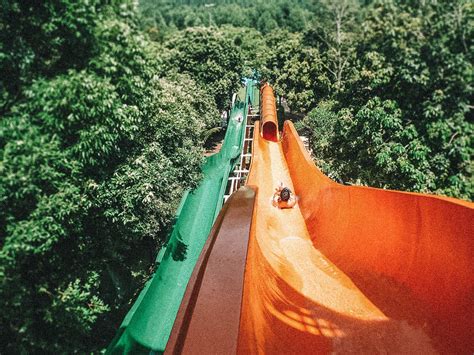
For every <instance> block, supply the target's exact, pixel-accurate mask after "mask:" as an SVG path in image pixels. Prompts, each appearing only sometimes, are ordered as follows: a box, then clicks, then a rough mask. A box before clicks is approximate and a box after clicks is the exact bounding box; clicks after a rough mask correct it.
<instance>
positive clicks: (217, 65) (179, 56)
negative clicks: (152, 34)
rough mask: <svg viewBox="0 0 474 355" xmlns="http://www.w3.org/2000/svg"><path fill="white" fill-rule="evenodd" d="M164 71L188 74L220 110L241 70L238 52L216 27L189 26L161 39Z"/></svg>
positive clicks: (236, 82)
mask: <svg viewBox="0 0 474 355" xmlns="http://www.w3.org/2000/svg"><path fill="white" fill-rule="evenodd" d="M164 45H165V48H167V49H168V50H169V51H168V52H167V55H166V61H165V66H166V68H167V70H171V71H178V72H184V73H188V74H189V75H190V76H191V77H192V78H193V79H195V80H196V81H198V82H199V83H201V85H203V87H205V88H206V89H207V90H208V91H209V92H210V93H211V94H212V95H213V96H214V98H215V101H216V104H217V107H218V108H219V109H221V110H222V109H224V108H225V107H226V106H227V105H228V100H229V97H231V96H232V92H233V91H235V90H236V89H237V88H238V86H239V83H240V78H241V74H242V70H243V66H242V56H241V53H240V51H239V50H238V48H237V47H236V46H234V45H233V43H232V42H231V41H230V39H228V38H226V37H225V35H224V34H223V33H222V32H221V31H219V30H217V29H208V28H191V29H188V30H185V31H183V32H178V33H176V34H175V35H173V36H172V37H171V38H170V39H169V40H168V41H166V42H165V44H164Z"/></svg>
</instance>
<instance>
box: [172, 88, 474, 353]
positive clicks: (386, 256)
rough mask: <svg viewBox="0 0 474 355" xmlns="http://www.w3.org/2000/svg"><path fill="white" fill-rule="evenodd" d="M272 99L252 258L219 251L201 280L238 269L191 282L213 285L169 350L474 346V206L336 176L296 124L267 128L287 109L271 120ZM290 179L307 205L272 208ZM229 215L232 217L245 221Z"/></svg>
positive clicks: (259, 163) (259, 143) (260, 162)
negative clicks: (347, 182) (228, 266)
mask: <svg viewBox="0 0 474 355" xmlns="http://www.w3.org/2000/svg"><path fill="white" fill-rule="evenodd" d="M261 97H262V102H261V107H262V116H263V117H262V123H261V124H258V123H257V124H256V127H255V133H254V147H253V157H252V158H253V159H252V167H251V171H250V175H249V178H248V184H249V185H251V186H255V187H254V188H252V191H257V193H256V197H253V199H255V200H253V199H251V200H249V198H250V197H248V198H247V202H246V203H247V205H246V206H249V203H250V204H251V203H252V202H253V203H254V205H253V209H252V208H250V207H247V209H246V213H247V216H248V217H247V218H246V220H247V221H251V222H247V223H250V226H249V228H248V230H249V234H247V233H246V231H245V230H244V231H242V230H241V231H240V238H239V240H240V242H241V243H243V245H244V246H246V245H247V240H248V253H247V258H246V261H245V258H244V257H243V256H242V253H237V254H236V253H231V252H230V253H229V254H227V255H226V256H223V255H222V254H219V252H215V253H213V252H212V248H211V250H208V254H207V255H208V258H207V259H206V261H205V262H204V263H203V264H202V265H201V267H200V269H199V270H200V272H201V276H202V275H205V274H206V272H207V271H206V267H205V263H207V262H214V263H215V261H213V260H218V262H219V268H220V269H221V270H224V269H225V263H226V262H229V263H233V272H232V274H231V275H228V274H227V277H225V278H224V279H225V281H222V280H221V281H219V280H217V281H214V282H212V285H211V286H209V285H208V286H205V285H204V284H203V283H202V282H201V283H199V282H198V283H197V284H198V285H199V286H198V287H194V288H192V287H191V286H192V285H190V287H188V290H187V293H192V294H193V295H194V299H195V300H196V297H197V298H199V295H200V294H201V293H202V292H203V291H202V288H206V287H211V290H212V292H209V291H208V292H207V294H206V293H203V294H206V297H202V298H201V299H204V300H206V301H205V302H201V303H199V302H194V303H193V305H192V306H191V307H189V304H188V305H187V309H186V312H185V313H182V318H181V320H185V322H184V323H185V324H186V326H184V327H182V324H179V322H177V323H176V324H175V327H174V329H173V333H172V336H171V340H172V341H171V340H170V343H169V344H168V347H167V352H169V353H171V352H174V353H176V352H179V353H191V352H195V351H204V352H206V353H236V352H238V353H271V354H272V353H299V354H303V353H307V354H309V353H311V354H314V353H331V352H339V353H345V352H357V353H472V352H473V351H474V340H473V339H474V334H473V329H474V311H473V301H472V300H473V296H474V276H473V273H472V271H473V269H474V268H473V264H474V241H473V237H474V226H473V221H474V204H472V203H470V202H464V201H459V200H455V199H450V198H444V197H437V196H432V195H422V194H416V193H405V192H397V191H388V190H380V189H373V188H366V187H356V186H343V185H340V184H337V183H334V182H332V181H331V180H330V179H328V178H327V177H326V176H324V175H323V174H322V173H321V172H320V171H319V170H318V169H317V168H316V166H315V165H314V163H313V162H312V160H311V158H310V157H309V155H308V153H307V152H306V151H305V149H304V147H303V145H302V142H301V140H300V139H299V137H298V134H297V133H296V131H295V129H294V127H293V125H292V123H291V122H286V123H285V126H284V130H283V137H282V139H281V141H279V137H278V131H277V130H275V131H274V134H272V129H269V130H265V131H264V129H265V125H267V124H268V122H273V124H274V125H275V127H277V124H276V115H275V116H273V117H271V116H267V115H266V112H270V113H271V112H272V110H269V111H266V110H267V109H271V106H270V104H269V102H273V105H274V97H273V92H271V88H270V87H269V86H267V87H264V88H263V89H262V92H261ZM264 107H265V108H264ZM280 182H283V183H284V184H285V185H286V186H289V187H290V188H291V189H292V190H293V191H294V192H295V193H296V194H297V195H298V196H299V204H298V206H297V207H295V208H293V209H287V210H279V209H276V208H275V207H273V206H271V203H270V200H271V197H272V195H273V192H274V188H275V187H276V186H277V185H278V184H279V183H280ZM241 193H243V192H241ZM248 194H249V193H247V195H248ZM239 199H240V200H241V198H239ZM235 200H236V199H234V200H233V201H235ZM232 203H233V202H232V201H230V204H231V205H232ZM228 208H230V207H228ZM226 210H227V209H224V211H223V212H222V213H223V214H224V215H223V216H221V219H222V220H223V221H224V222H225V221H226V220H227V221H228V222H227V223H231V222H232V221H234V222H235V219H234V218H233V217H231V216H226V215H225V211H226ZM250 214H251V215H250ZM241 218H242V217H241ZM241 223H242V220H241ZM228 233H229V229H228V231H227V232H222V233H221V235H220V236H219V238H221V237H222V236H225V235H227V234H228ZM238 234H239V233H238ZM235 239H236V236H235V235H234V237H233V238H232V240H234V243H235ZM217 240H219V239H217ZM222 240H224V239H222ZM216 243H217V242H216ZM220 253H222V246H221V251H220ZM213 254H216V255H218V256H216V257H213ZM219 255H220V256H219ZM235 255H237V257H236V256H235ZM201 258H202V255H201ZM239 260H240V261H239ZM236 261H237V262H236ZM239 262H240V264H239ZM238 264H239V265H240V267H239V266H236V265H238ZM213 270H214V271H213V272H214V273H215V272H216V268H215V267H214V269H213ZM196 271H197V270H195V272H196ZM242 275H243V276H244V277H243V282H242ZM208 280H214V278H212V277H208ZM208 282H209V281H208ZM232 283H233V285H234V286H233V287H229V284H232ZM195 285H196V284H194V286H195ZM200 287H202V288H200ZM224 295H233V298H234V299H237V300H240V301H238V302H235V303H234V305H235V307H234V308H232V307H230V308H229V302H227V303H226V302H224V305H221V306H219V305H218V303H219V302H213V301H212V299H213V298H214V299H220V298H222V297H224ZM226 297H228V296H226ZM209 302H211V303H212V306H209V305H207V306H206V305H205V303H209ZM181 307H182V308H183V307H186V305H185V304H182V305H181ZM206 307H207V309H206ZM235 308H237V309H238V310H239V312H238V314H239V315H240V317H239V323H238V325H237V324H236V319H237V316H236V311H235ZM196 309H200V311H199V312H198V313H199V314H200V318H199V321H198V322H194V321H193V319H194V318H193V317H194V316H193V310H196ZM180 312H181V310H180ZM229 315H232V317H231V318H229ZM229 319H232V320H233V321H230V320H229ZM219 320H222V323H220V324H221V326H219ZM199 324H207V325H209V324H214V327H211V329H209V327H208V329H207V331H206V329H205V328H202V327H200V326H199ZM193 325H194V327H195V328H194V331H191V332H190V331H189V330H190V329H192V327H193ZM195 337H199V339H201V341H198V342H196V341H195V340H196V339H194V338H195ZM205 339H207V340H208V341H205ZM186 344H192V346H189V347H186ZM197 344H200V345H199V346H198V345H197Z"/></svg>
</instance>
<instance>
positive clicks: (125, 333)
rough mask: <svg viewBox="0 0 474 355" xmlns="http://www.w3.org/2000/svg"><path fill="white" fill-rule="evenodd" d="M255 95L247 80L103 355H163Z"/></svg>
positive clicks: (253, 85) (220, 200)
mask: <svg viewBox="0 0 474 355" xmlns="http://www.w3.org/2000/svg"><path fill="white" fill-rule="evenodd" d="M255 90H257V91H258V88H257V86H256V82H254V81H247V84H246V86H245V87H243V88H242V89H241V90H240V91H239V93H238V95H237V99H236V100H235V103H234V105H233V107H232V109H231V113H230V118H229V123H228V126H227V131H226V134H225V138H224V143H223V145H222V148H221V150H220V152H219V153H217V154H214V155H212V156H210V157H208V158H207V159H206V161H205V163H204V165H203V167H202V170H203V175H204V177H203V180H202V182H201V183H200V185H199V186H198V188H197V189H196V190H194V191H192V192H187V193H186V194H185V195H184V196H183V198H182V200H181V204H180V206H179V208H178V211H177V220H176V223H175V226H174V228H173V231H172V232H171V235H170V237H169V240H168V243H167V247H166V248H164V249H162V251H161V252H160V253H159V255H158V257H157V263H159V267H158V268H157V270H156V272H155V274H154V275H153V277H152V278H151V279H150V281H149V282H148V283H147V284H146V286H145V287H144V289H143V290H142V292H141V293H140V295H139V297H138V298H137V300H136V302H135V303H134V305H133V306H132V308H131V309H130V311H129V312H128V314H127V315H126V317H125V319H124V320H123V322H122V324H121V326H120V329H119V331H118V332H117V335H116V336H115V338H114V339H113V341H112V343H111V344H110V345H109V348H108V349H107V353H109V354H129V353H133V354H137V353H161V352H163V351H164V349H165V347H166V344H167V342H168V338H169V336H170V333H171V329H172V327H173V324H174V321H175V318H176V314H177V312H178V309H179V306H180V304H181V300H182V298H183V295H184V292H185V290H186V286H187V284H188V281H189V278H190V276H191V274H192V271H193V269H194V266H195V264H196V261H197V259H198V257H199V254H200V253H201V250H202V248H203V246H204V244H205V242H206V240H207V237H208V235H209V232H210V230H211V228H212V225H213V223H214V221H215V219H216V217H217V215H218V213H219V211H220V209H221V208H222V205H223V200H224V193H225V189H226V186H227V180H228V177H229V174H230V173H231V171H232V170H233V169H234V166H235V164H236V163H237V162H238V159H239V157H240V153H241V150H242V143H243V138H244V135H245V125H246V121H247V112H248V104H249V102H252V103H253V101H254V100H255V95H254V92H255Z"/></svg>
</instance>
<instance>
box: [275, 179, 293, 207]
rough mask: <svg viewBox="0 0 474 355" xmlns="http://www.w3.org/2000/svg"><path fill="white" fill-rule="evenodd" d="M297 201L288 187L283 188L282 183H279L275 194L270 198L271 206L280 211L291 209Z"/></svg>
mask: <svg viewBox="0 0 474 355" xmlns="http://www.w3.org/2000/svg"><path fill="white" fill-rule="evenodd" d="M297 201H298V197H297V196H295V195H294V194H293V193H292V192H291V190H290V189H289V188H288V187H284V186H283V183H280V185H279V186H278V187H276V188H275V193H274V194H273V198H272V205H273V206H275V207H278V208H280V209H285V208H293V207H294V206H295V205H296V202H297Z"/></svg>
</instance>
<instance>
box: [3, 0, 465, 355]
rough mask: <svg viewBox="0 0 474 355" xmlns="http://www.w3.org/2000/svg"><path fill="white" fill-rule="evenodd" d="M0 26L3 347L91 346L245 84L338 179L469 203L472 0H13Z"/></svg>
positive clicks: (116, 315) (135, 285) (112, 326)
mask: <svg viewBox="0 0 474 355" xmlns="http://www.w3.org/2000/svg"><path fill="white" fill-rule="evenodd" d="M0 29H1V31H0V304H2V306H3V307H2V312H1V314H0V353H5V354H9V353H54V354H66V353H67V354H70V353H100V352H102V351H104V350H105V349H106V347H107V345H108V343H109V342H110V341H111V339H112V338H113V337H114V334H115V331H116V329H117V327H118V326H119V324H120V322H121V320H122V319H123V317H124V315H125V314H126V312H127V311H128V309H129V308H130V306H131V304H132V303H133V301H134V300H135V298H136V297H137V294H138V293H139V291H140V289H141V288H142V287H143V285H144V283H145V282H146V280H147V279H148V278H149V277H150V275H151V274H152V272H153V269H154V260H155V257H156V254H157V253H158V251H159V250H160V248H161V247H162V246H163V243H164V241H165V240H166V237H167V235H168V233H169V230H170V228H171V226H172V223H173V218H174V213H175V210H176V208H177V206H178V204H179V201H180V197H181V196H182V194H183V192H184V191H186V190H188V189H193V188H194V187H196V186H197V184H198V183H199V181H200V177H201V171H200V166H201V164H202V162H203V159H204V155H203V153H204V144H205V143H206V140H207V139H208V137H209V136H210V134H211V133H212V132H213V131H214V130H215V128H216V127H218V126H219V125H220V113H221V112H222V111H224V110H226V109H228V108H229V103H230V98H231V97H232V93H233V92H235V91H236V90H237V89H238V88H239V87H240V86H241V82H242V79H243V78H250V77H252V78H257V79H259V80H263V81H268V82H269V83H270V84H272V85H273V86H274V88H275V91H276V93H277V94H278V95H279V96H280V97H281V98H283V99H284V100H285V102H286V103H287V105H288V107H289V110H290V112H291V113H293V114H296V116H298V117H301V118H300V119H299V120H298V121H297V122H296V125H297V128H298V130H299V131H300V132H302V133H303V134H304V135H306V136H308V138H309V142H310V148H311V151H312V155H313V158H314V160H315V162H316V164H317V165H318V167H319V168H320V169H322V171H324V172H325V173H326V174H327V175H328V176H329V177H330V178H332V179H334V180H335V181H338V182H342V183H345V184H357V185H366V186H373V187H379V188H388V189H398V190H404V191H414V192H423V193H433V194H438V195H444V196H449V197H455V198H460V199H464V200H470V201H472V200H473V197H474V185H473V184H474V179H473V177H472V169H473V159H472V157H473V152H474V145H473V143H472V137H473V134H474V121H473V115H472V109H473V102H472V98H473V87H472V83H473V82H474V70H473V69H474V68H473V59H474V58H473V57H474V45H473V38H474V36H473V31H474V4H473V3H472V2H471V1H469V0H454V1H430V0H424V1H412V0H373V1H370V0H366V1H362V0H361V1H358V0H299V1H289V0H271V1H270V0H267V1H262V0H254V1H250V0H240V1H238V0H237V1H232V0H221V1H218V0H214V1H211V0H209V1H206V0H195V1H193V0H188V1H170V0H168V1H164V0H141V1H140V2H137V1H131V0H121V1H108V0H74V1H73V0H55V1H52V0H45V1H41V2H35V1H21V0H11V1H8V2H3V3H2V6H1V9H0ZM281 111H282V115H284V114H285V113H284V111H283V110H281ZM287 112H288V111H287Z"/></svg>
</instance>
